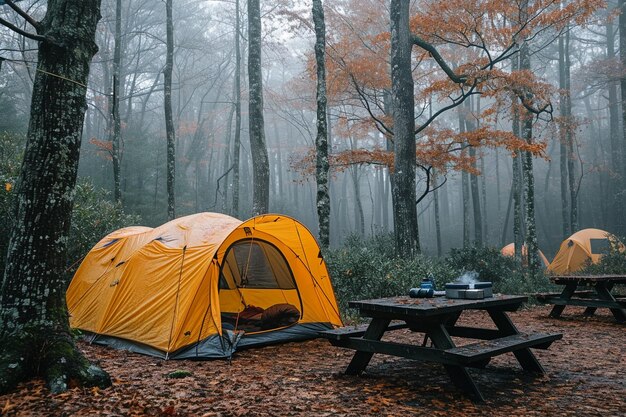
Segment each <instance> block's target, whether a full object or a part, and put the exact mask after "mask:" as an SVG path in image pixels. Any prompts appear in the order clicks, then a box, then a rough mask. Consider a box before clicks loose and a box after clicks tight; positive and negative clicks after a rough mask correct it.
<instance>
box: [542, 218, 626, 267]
mask: <svg viewBox="0 0 626 417" xmlns="http://www.w3.org/2000/svg"><path fill="white" fill-rule="evenodd" d="M611 239H616V238H615V236H613V235H612V234H611V233H609V232H606V231H604V230H600V229H583V230H581V231H578V232H576V233H574V234H573V235H571V236H570V237H569V238H567V239H565V240H564V241H563V243H561V247H560V248H559V251H558V253H557V254H556V256H555V257H554V259H553V260H552V263H551V264H550V265H549V266H548V271H550V272H552V273H553V274H569V273H572V272H576V271H579V270H581V269H582V268H584V267H585V266H586V265H587V264H590V263H594V264H595V263H598V262H599V261H600V258H601V257H602V255H603V254H604V253H607V252H608V250H609V248H610V240H611ZM620 250H621V251H624V245H622V244H621V243H620Z"/></svg>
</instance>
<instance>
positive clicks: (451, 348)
mask: <svg viewBox="0 0 626 417" xmlns="http://www.w3.org/2000/svg"><path fill="white" fill-rule="evenodd" d="M525 301H527V297H523V296H512V295H496V296H494V297H489V298H485V299H482V300H465V299H448V298H446V297H435V298H409V297H393V298H381V299H376V300H365V301H351V302H350V303H349V305H350V307H352V308H356V309H358V311H359V314H360V315H361V316H363V317H369V318H371V319H372V320H371V321H370V323H369V324H368V325H366V326H360V327H350V326H348V327H342V328H339V329H335V330H328V331H324V332H321V333H320V334H321V336H323V337H326V338H327V339H329V341H330V342H331V343H332V344H333V345H335V346H340V347H344V348H349V349H354V350H356V352H355V354H354V357H353V358H352V361H351V362H350V364H349V365H348V368H347V369H346V374H349V375H358V374H360V373H361V372H363V371H364V370H365V368H366V367H367V365H368V364H369V362H370V360H371V358H372V356H373V355H374V354H375V353H382V354H386V355H393V356H399V357H404V358H408V359H415V360H419V361H426V362H436V363H440V364H443V366H444V368H445V369H446V371H447V372H448V375H449V376H450V379H451V380H452V382H453V383H454V384H455V385H456V386H457V387H458V388H459V389H461V390H462V391H463V392H465V393H466V394H467V395H469V396H470V397H471V398H472V399H473V400H475V401H484V397H483V395H482V393H481V392H480V390H479V389H478V387H477V386H476V383H475V382H474V380H473V379H472V377H471V375H470V374H469V372H468V371H467V369H466V367H477V368H484V367H485V366H486V365H487V364H488V363H489V361H490V360H491V358H492V357H494V356H497V355H501V354H503V353H507V352H513V354H514V355H515V357H516V358H517V360H518V362H519V363H520V365H521V366H522V368H523V369H524V370H526V371H530V372H534V373H540V374H543V373H545V371H544V369H543V367H542V366H541V364H540V363H539V361H538V360H537V358H536V357H535V355H534V354H533V353H532V352H531V351H530V348H531V347H532V348H537V349H547V348H548V347H549V346H550V345H551V344H552V342H553V341H555V340H558V339H561V337H562V334H560V333H553V334H541V333H533V334H528V333H520V332H519V330H518V329H517V327H516V326H515V325H514V324H513V322H512V321H511V319H510V318H509V316H508V315H507V314H506V313H507V312H509V311H516V310H518V309H519V308H520V307H521V306H522V304H523V303H524V302H525ZM466 310H484V311H486V312H487V313H488V314H489V317H490V318H491V320H492V321H493V323H494V324H495V327H496V328H495V329H493V328H479V327H466V326H459V325H457V321H458V319H459V317H460V316H461V314H462V313H463V312H464V311H466ZM392 321H393V322H392ZM407 327H408V328H409V329H410V330H412V331H415V332H420V333H424V335H425V336H424V339H423V342H422V343H419V342H420V341H421V340H420V341H417V342H418V343H411V344H407V343H398V342H394V341H388V340H384V341H383V340H381V339H382V337H383V335H384V334H385V333H386V332H388V331H392V330H396V329H400V328H407ZM452 337H460V338H470V339H477V340H480V342H477V343H471V344H466V345H463V346H458V347H457V345H456V344H455V343H454V341H453V340H452ZM428 339H430V340H431V341H432V343H431V346H426V342H427V340H428Z"/></svg>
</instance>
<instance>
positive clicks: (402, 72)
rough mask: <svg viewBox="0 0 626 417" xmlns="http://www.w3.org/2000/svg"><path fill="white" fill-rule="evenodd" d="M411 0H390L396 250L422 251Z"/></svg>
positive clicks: (400, 252)
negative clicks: (416, 168)
mask: <svg viewBox="0 0 626 417" xmlns="http://www.w3.org/2000/svg"><path fill="white" fill-rule="evenodd" d="M409 3H410V1H409V0H391V5H390V9H389V13H390V16H391V88H392V102H393V104H392V108H393V129H394V154H395V158H394V181H393V190H392V193H393V195H394V199H393V215H394V216H393V218H394V235H395V241H396V251H397V254H398V255H399V256H403V257H410V256H412V255H414V254H416V253H419V251H420V245H419V231H418V226H417V208H416V206H415V204H416V201H417V198H416V192H415V150H416V149H415V134H414V131H415V109H414V102H415V97H414V95H413V94H414V92H413V75H412V73H411V40H410V32H409Z"/></svg>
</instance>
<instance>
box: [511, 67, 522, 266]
mask: <svg viewBox="0 0 626 417" xmlns="http://www.w3.org/2000/svg"><path fill="white" fill-rule="evenodd" d="M511 67H512V70H513V71H517V70H519V57H518V56H516V55H514V56H513V58H512V64H511ZM518 106H519V102H518V99H517V97H515V96H513V120H512V125H513V126H512V127H513V134H514V135H515V136H517V137H520V114H519V109H518ZM521 159H522V158H521V156H520V152H519V151H518V152H516V153H515V155H514V156H513V175H512V184H511V185H512V188H513V243H514V246H515V260H516V261H517V262H519V264H520V265H521V263H522V245H523V241H524V228H523V225H522V181H523V177H522V163H521Z"/></svg>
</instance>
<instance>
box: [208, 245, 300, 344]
mask: <svg viewBox="0 0 626 417" xmlns="http://www.w3.org/2000/svg"><path fill="white" fill-rule="evenodd" d="M224 259H225V261H224V263H223V266H222V270H221V273H220V290H221V291H220V299H221V303H222V327H223V328H227V329H231V330H232V329H237V330H244V331H245V332H246V333H248V334H250V333H255V332H259V331H265V330H271V329H277V328H281V327H285V326H289V325H292V324H295V323H297V322H298V321H299V320H300V317H301V310H302V301H301V300H299V294H298V289H297V287H296V282H295V279H294V277H293V274H292V272H291V269H290V268H289V264H288V263H287V260H286V259H285V257H284V256H283V254H282V253H281V252H280V250H278V249H277V248H276V247H275V246H274V245H272V244H270V243H268V242H265V241H260V240H252V239H247V240H244V241H240V242H237V243H235V244H234V245H232V246H231V247H230V248H229V249H228V251H227V253H226V256H225V258H224ZM258 290H261V291H263V290H268V291H271V292H268V294H267V296H262V297H261V298H259V295H258V294H259V293H258ZM276 290H279V291H278V292H276ZM249 291H252V292H253V293H255V294H256V297H255V296H254V295H253V294H252V293H250V292H249ZM288 294H292V295H291V296H289V295H288ZM293 294H298V295H296V296H295V298H294V296H293ZM232 297H235V299H237V300H238V301H237V302H236V303H235V305H237V306H238V307H237V308H233V307H234V305H233V304H231V303H228V301H227V300H228V299H230V301H232ZM251 300H252V302H250V301H251ZM296 300H299V301H300V309H298V308H297V307H296V306H295V305H294V304H293V303H294V301H296ZM224 302H226V303H228V304H229V306H228V307H226V306H225V305H224Z"/></svg>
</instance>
